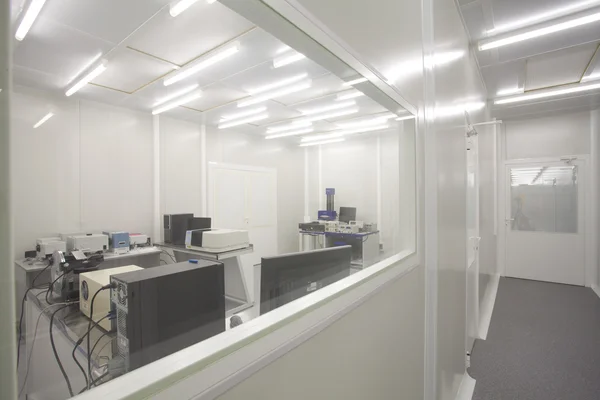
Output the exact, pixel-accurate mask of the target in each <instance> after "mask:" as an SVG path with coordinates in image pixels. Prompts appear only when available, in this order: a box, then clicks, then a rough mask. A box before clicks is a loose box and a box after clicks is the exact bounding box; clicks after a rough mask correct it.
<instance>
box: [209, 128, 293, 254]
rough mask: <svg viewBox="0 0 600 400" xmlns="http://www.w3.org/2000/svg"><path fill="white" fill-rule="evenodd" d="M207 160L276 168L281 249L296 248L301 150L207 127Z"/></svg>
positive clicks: (276, 142) (278, 142) (256, 137)
mask: <svg viewBox="0 0 600 400" xmlns="http://www.w3.org/2000/svg"><path fill="white" fill-rule="evenodd" d="M206 136H207V137H206V147H207V159H208V162H211V161H213V162H222V163H228V164H240V165H249V166H255V167H266V168H275V169H277V214H278V215H277V222H278V233H279V238H278V244H279V252H280V253H290V252H295V251H298V223H299V222H301V221H302V220H303V218H304V150H303V149H302V148H300V147H298V146H297V144H295V143H292V142H290V141H286V140H265V139H264V138H263V137H262V136H258V135H252V134H244V133H238V132H233V131H230V130H218V129H215V128H212V127H207V135H206Z"/></svg>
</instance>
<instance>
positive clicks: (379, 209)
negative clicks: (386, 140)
mask: <svg viewBox="0 0 600 400" xmlns="http://www.w3.org/2000/svg"><path fill="white" fill-rule="evenodd" d="M381 191H382V188H381V135H377V229H379V232H383V218H382V215H381V214H382V200H381V198H382V196H381ZM381 238H382V235H379V241H380V242H381V241H382V239H381Z"/></svg>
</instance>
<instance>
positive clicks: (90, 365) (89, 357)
mask: <svg viewBox="0 0 600 400" xmlns="http://www.w3.org/2000/svg"><path fill="white" fill-rule="evenodd" d="M111 286H112V284H108V285H104V286H102V287H101V288H100V289H98V290H96V293H94V296H93V297H92V301H91V303H90V322H89V323H88V331H87V333H89V332H90V331H91V330H92V318H94V301H96V296H98V294H99V293H100V292H101V291H103V290H106V289H110V288H111ZM87 353H88V354H87V356H88V357H87V359H88V360H87V367H88V375H89V376H90V377H91V376H92V363H91V359H92V357H91V355H90V335H87ZM87 387H88V389H89V387H90V385H89V383H88V386H87Z"/></svg>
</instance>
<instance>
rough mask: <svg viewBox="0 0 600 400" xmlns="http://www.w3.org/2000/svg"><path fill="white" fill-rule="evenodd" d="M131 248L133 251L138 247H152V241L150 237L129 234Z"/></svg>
mask: <svg viewBox="0 0 600 400" xmlns="http://www.w3.org/2000/svg"><path fill="white" fill-rule="evenodd" d="M129 247H130V248H131V249H132V250H133V249H135V248H136V247H152V239H151V238H150V236H148V235H144V234H141V233H131V234H129Z"/></svg>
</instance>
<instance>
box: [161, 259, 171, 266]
mask: <svg viewBox="0 0 600 400" xmlns="http://www.w3.org/2000/svg"><path fill="white" fill-rule="evenodd" d="M160 262H163V263H165V265H169V263H168V262H166V261H165V260H160Z"/></svg>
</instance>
